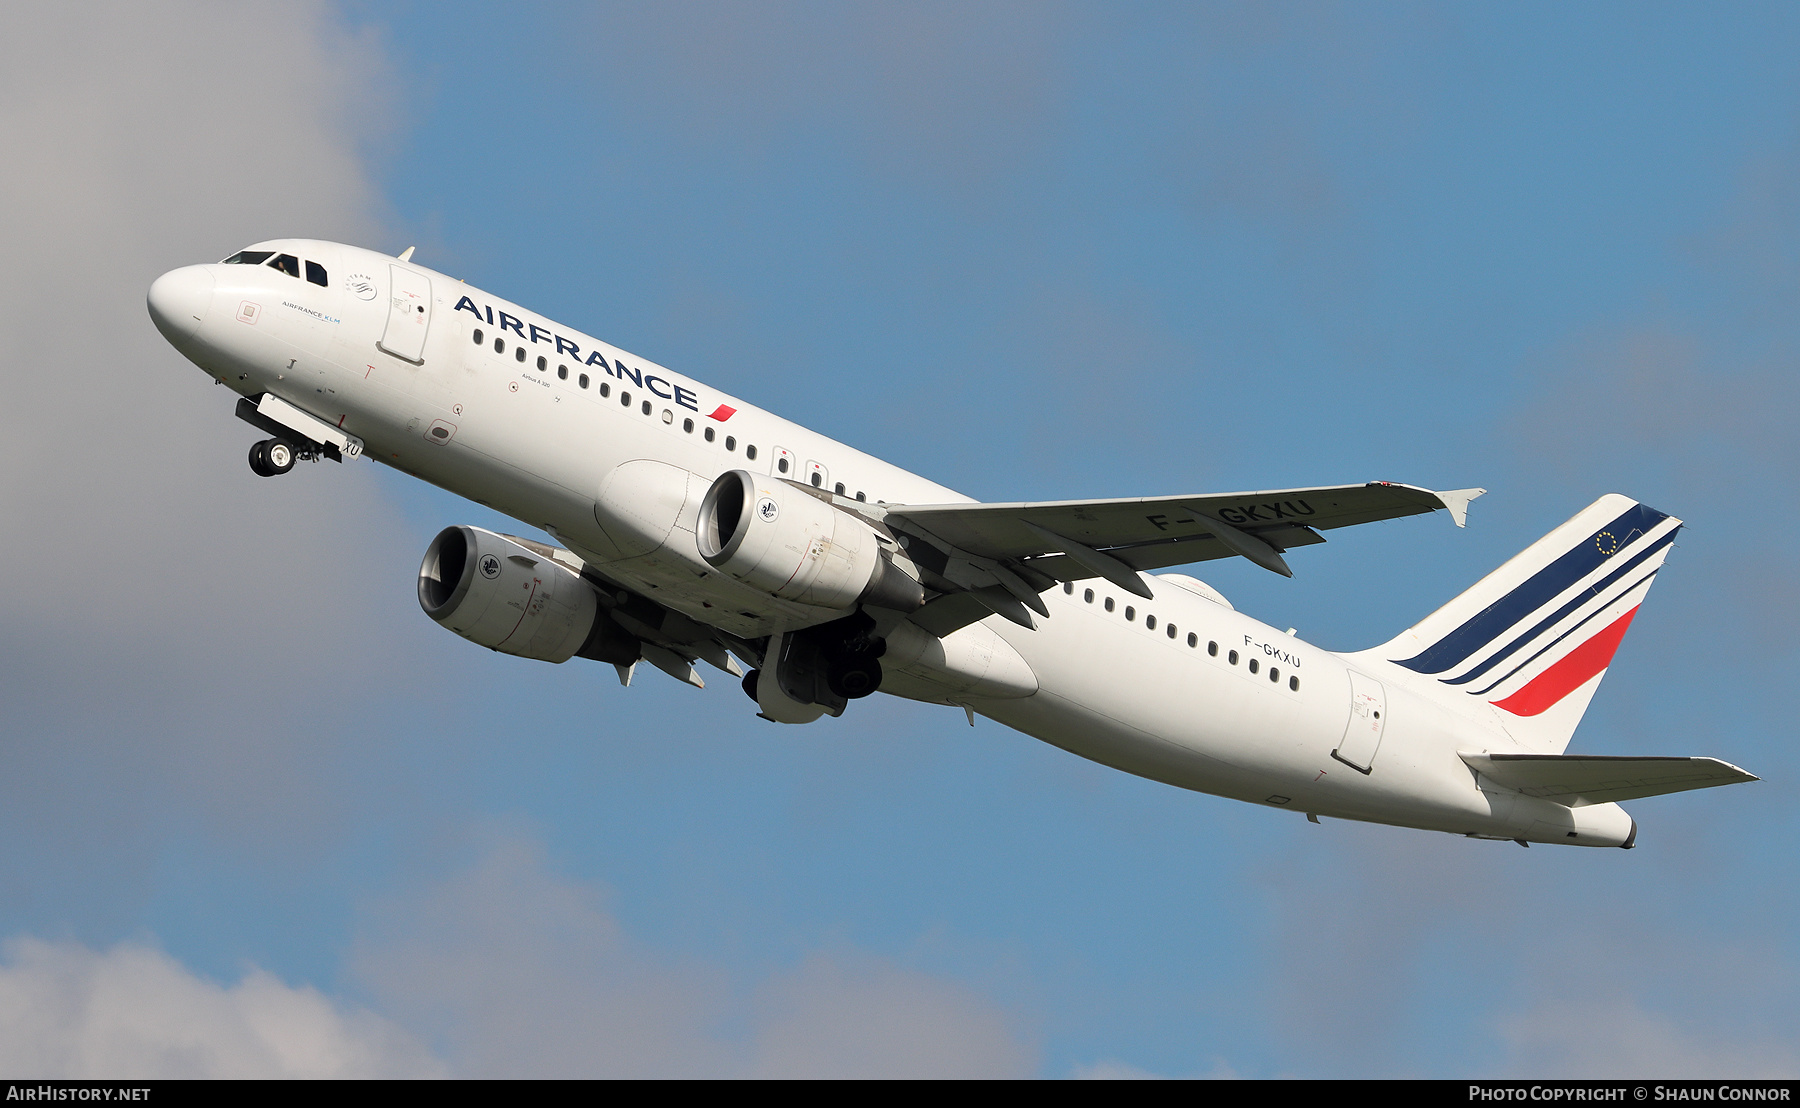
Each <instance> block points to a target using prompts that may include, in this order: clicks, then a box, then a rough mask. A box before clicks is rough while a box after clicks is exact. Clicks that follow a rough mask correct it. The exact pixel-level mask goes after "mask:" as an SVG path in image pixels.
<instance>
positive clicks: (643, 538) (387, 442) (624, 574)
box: [149, 240, 1755, 847]
mask: <svg viewBox="0 0 1800 1108" xmlns="http://www.w3.org/2000/svg"><path fill="white" fill-rule="evenodd" d="M411 254H412V251H410V250H409V251H407V252H406V253H405V254H403V255H401V256H400V257H399V258H394V257H390V256H387V255H383V254H377V253H374V252H371V251H368V250H362V249H358V248H356V247H351V246H344V245H340V244H337V243H329V242H316V241H310V240H277V241H270V242H264V243H259V244H258V245H256V246H254V247H251V248H249V249H246V250H244V251H242V252H240V253H238V254H235V255H233V256H232V257H230V258H228V259H226V260H225V261H224V262H222V263H220V264H217V265H197V266H188V267H186V268H182V269H177V270H173V271H171V272H169V273H166V274H164V275H163V276H162V277H160V278H158V279H157V280H156V282H155V283H154V284H153V285H151V287H150V292H149V308H150V314H151V316H152V318H153V319H154V320H155V322H156V325H157V327H158V329H159V330H161V332H162V333H163V335H164V336H165V337H166V338H167V339H168V340H169V342H170V343H172V344H173V345H174V346H175V347H176V349H178V350H179V351H180V352H181V353H182V354H184V355H186V356H187V357H188V358H189V359H190V360H191V361H193V362H194V363H195V364H196V365H198V366H199V367H200V368H201V369H203V370H205V371H206V372H207V373H208V374H210V375H211V376H213V377H214V378H216V379H217V380H218V381H219V383H221V384H223V385H226V386H229V387H230V388H231V389H232V390H234V391H235V392H237V393H239V394H241V399H239V400H238V401H237V414H238V415H239V416H240V417H242V418H243V419H244V420H246V421H247V422H249V423H251V424H253V425H254V426H256V427H258V428H260V429H261V431H262V433H263V434H264V435H265V436H267V437H266V438H263V439H261V440H260V441H258V442H257V443H256V445H255V446H253V447H252V448H251V451H250V466H251V468H252V469H253V470H255V471H256V472H257V473H258V474H261V475H263V476H275V475H278V474H282V473H286V472H287V471H289V470H290V469H292V468H293V466H294V464H295V462H296V461H297V460H313V461H316V460H318V459H321V458H328V459H336V460H340V461H341V460H343V459H346V458H355V457H357V456H358V455H366V456H367V457H370V458H375V459H377V460H379V461H381V462H383V463H386V464H387V465H390V466H393V467H394V468H396V469H399V470H401V471H403V472H406V473H410V474H412V475H414V476H416V477H420V478H423V479H424V480H427V481H430V482H432V483H434V484H436V485H439V486H442V487H443V488H446V489H449V490H451V491H454V492H456V493H459V494H461V495H462V496H465V497H468V498H470V499H472V500H476V501H478V502H480V503H483V504H486V505H489V506H491V507H493V508H496V509H498V510H500V511H502V512H504V513H505V514H507V515H509V516H511V517H513V518H515V519H518V520H520V521H521V522H523V523H526V524H529V525H531V526H534V527H537V528H541V529H542V530H543V531H544V532H545V533H546V534H548V535H549V536H551V537H552V538H553V539H554V540H555V545H552V544H548V543H544V542H542V541H536V540H533V539H529V538H519V537H513V536H508V535H501V534H496V533H494V532H491V531H487V530H483V529H481V528H478V527H466V526H465V527H451V528H448V529H447V530H445V531H443V532H442V533H440V534H439V535H438V536H437V538H436V539H434V540H433V541H432V543H431V545H430V547H429V549H427V551H426V552H425V560H424V564H423V565H422V566H421V567H420V570H419V581H418V589H419V603H420V604H421V606H422V607H423V608H424V609H425V612H426V614H428V615H429V616H431V618H433V619H435V620H437V621H438V622H439V623H441V624H443V625H444V626H445V627H448V628H449V629H450V630H452V631H455V632H456V633H457V634H459V635H462V636H464V637H465V638H468V639H470V640H472V641H474V642H477V643H479V644H481V645H482V646H486V647H490V648H492V649H494V650H499V651H504V652H506V653H508V654H514V655H518V656H521V657H525V658H535V659H539V660H542V661H546V662H564V661H567V660H569V659H570V658H575V657H580V658H588V659H594V660H596V661H600V662H610V663H612V664H613V665H614V666H616V667H618V672H619V676H620V679H621V680H622V681H623V682H625V683H627V684H629V683H630V680H631V677H632V674H633V673H634V671H635V670H636V669H637V667H638V665H639V663H640V662H649V663H650V664H651V665H652V666H654V667H656V668H657V669H659V670H662V671H663V672H665V673H667V674H669V675H671V676H673V677H675V678H676V679H678V680H681V681H685V682H687V683H689V684H691V685H694V686H697V687H698V686H701V685H702V680H701V678H700V676H699V674H698V673H697V671H696V667H697V664H698V663H699V662H706V663H708V664H709V665H711V666H714V667H717V668H719V669H721V670H724V671H726V672H729V673H730V674H732V675H733V676H734V677H741V678H742V680H743V687H744V690H745V691H746V692H747V693H749V694H750V696H751V698H752V699H754V700H755V701H756V704H757V706H758V711H759V713H760V714H761V715H762V716H763V717H765V718H767V719H770V720H774V721H777V722H780V723H789V724H803V723H810V722H812V721H815V720H817V719H819V718H820V717H821V716H823V715H832V716H837V715H840V714H842V713H843V712H844V711H845V710H846V709H847V708H848V707H849V704H850V702H851V701H854V700H857V699H859V698H861V697H864V696H867V695H869V694H870V693H873V692H876V691H880V692H885V693H892V694H894V695H896V696H903V697H908V698H911V699H914V700H921V701H927V702H930V703H935V704H945V705H955V706H960V707H962V708H963V709H964V710H965V711H967V712H968V713H969V719H970V722H973V720H974V714H975V713H980V714H981V715H984V716H987V717H989V718H991V719H994V720H997V721H999V722H1001V723H1004V724H1006V725H1007V726H1009V727H1013V728H1016V729H1018V730H1020V731H1023V732H1025V733H1026V734H1028V735H1032V736H1035V737H1037V738H1039V739H1042V740H1044V741H1045V742H1048V743H1053V744H1055V745H1056V746H1059V747H1062V748H1063V749H1065V750H1068V751H1071V752H1073V753H1075V754H1079V755H1081V756H1082V757H1084V758H1091V759H1093V760H1094V761H1096V762H1101V763H1104V764H1106V765H1109V766H1114V767H1117V768H1119V769H1122V770H1126V771H1128V772H1130V773H1135V774H1140V775H1142V776H1144V777H1148V778H1152V779H1154V780H1157V781H1164V782H1167V783H1169V784H1171V785H1178V786H1180V787H1182V788H1186V789H1195V790H1199V791H1201V792H1207V793H1214V794H1217V795H1219V796H1227V797H1234V798H1236V799H1239V800H1245V801H1250V802H1252V803H1256V804H1264V805H1270V806H1276V807H1282V808H1291V809H1294V810H1296V811H1300V812H1305V813H1307V814H1308V816H1310V817H1317V816H1320V815H1328V816H1335V817H1339V818H1343V819H1356V820H1368V821H1372V822H1378V823H1387V824H1395V825H1399V826H1405V827H1418V828H1427V829H1433V830H1438V831H1447V832H1452V833H1455V834H1462V835H1468V836H1473V837H1477V838H1492V839H1513V840H1517V841H1519V842H1522V843H1531V842H1539V843H1567V844H1574V845H1579V846H1624V847H1630V846H1631V845H1633V843H1634V841H1635V839H1636V836H1637V824H1636V823H1635V822H1634V821H1633V820H1632V818H1631V817H1630V816H1628V815H1627V814H1626V813H1625V812H1624V811H1623V810H1622V809H1621V808H1620V807H1619V806H1618V803H1617V802H1618V801H1621V800H1630V799H1633V798H1636V797H1645V796H1652V795H1656V794H1659V793H1667V792H1675V791H1678V790H1682V789H1693V788H1701V787H1705V786H1709V785H1721V784H1728V783H1731V782H1736V781H1751V780H1755V778H1753V777H1752V776H1751V775H1750V774H1747V773H1745V772H1743V771H1742V770H1739V769H1737V768H1736V767H1735V766H1731V765H1729V764H1727V763H1725V762H1721V761H1718V760H1716V759H1712V758H1697V757H1598V756H1582V755H1573V754H1566V753H1564V751H1565V749H1566V748H1567V746H1568V744H1569V739H1570V737H1571V736H1572V735H1573V733H1574V731H1575V726H1576V724H1577V723H1578V722H1579V721H1580V719H1581V715H1582V713H1583V711H1584V710H1585V709H1586V708H1587V705H1588V702H1589V701H1590V700H1591V698H1592V697H1593V695H1594V692H1595V689H1596V688H1597V687H1598V686H1599V684H1600V680H1601V678H1602V677H1603V676H1604V674H1605V672H1606V668H1607V666H1608V665H1609V664H1610V662H1611V660H1612V656H1613V652H1614V650H1615V648H1616V647H1617V646H1618V644H1619V640H1620V638H1621V637H1622V636H1623V635H1624V633H1625V629H1626V628H1627V627H1628V626H1629V625H1630V623H1631V619H1632V616H1633V615H1634V614H1636V612H1637V608H1638V605H1639V604H1640V603H1641V602H1642V601H1643V599H1644V595H1645V593H1646V592H1647V591H1648V590H1649V588H1650V583H1651V581H1652V579H1653V578H1654V577H1655V576H1656V573H1657V570H1658V569H1659V568H1661V566H1662V563H1663V559H1664V557H1665V556H1666V555H1667V553H1668V550H1669V546H1670V544H1671V542H1673V540H1674V538H1675V533H1676V531H1677V530H1678V529H1679V527H1680V526H1681V522H1680V521H1679V520H1677V519H1674V518H1673V517H1671V516H1668V515H1665V514H1664V513H1662V512H1659V511H1656V510H1654V509H1652V508H1649V507H1647V506H1645V505H1643V504H1640V503H1637V502H1636V501H1633V500H1631V499H1629V498H1627V497H1624V496H1618V495H1608V496H1603V497H1601V498H1600V499H1599V500H1597V501H1595V502H1594V503H1593V504H1592V505H1590V506H1589V507H1587V508H1586V509H1584V510H1583V511H1582V512H1581V513H1579V514H1578V515H1576V516H1575V517H1574V518H1573V519H1571V520H1569V521H1568V522H1567V523H1564V524H1563V525H1562V526H1560V527H1558V528H1556V530H1554V531H1552V532H1550V534H1548V535H1546V536H1545V537H1544V538H1542V539H1540V540H1538V541H1537V542H1536V543H1534V544H1532V545H1531V546H1530V547H1528V548H1527V549H1526V550H1525V551H1524V552H1522V553H1520V554H1519V555H1518V556H1516V557H1514V558H1513V559H1512V560H1511V561H1509V562H1507V563H1506V564H1505V565H1503V566H1501V567H1500V568H1499V569H1497V570H1495V571H1494V572H1493V573H1490V574H1489V575H1488V576H1486V577H1485V578H1483V579H1482V580H1481V581H1479V582H1477V583H1476V584H1475V585H1474V586H1473V587H1472V588H1470V589H1469V590H1468V591H1467V592H1465V593H1463V594H1462V595H1461V596H1458V597H1456V598H1455V599H1454V600H1451V601H1450V602H1449V603H1448V604H1446V605H1444V607H1442V608H1440V609H1438V610H1437V611H1436V612H1434V613H1432V614H1431V615H1429V616H1427V617H1426V618H1425V619H1424V620H1423V621H1421V622H1420V623H1418V624H1417V625H1415V626H1413V627H1411V628H1409V629H1408V630H1406V631H1404V632H1402V633H1401V634H1400V635H1399V636H1397V637H1395V638H1394V639H1392V640H1391V641H1389V642H1387V643H1384V644H1383V645H1381V646H1378V647H1375V648H1374V649H1372V650H1363V651H1360V652H1357V653H1351V654H1335V653H1332V652H1330V651H1326V650H1321V649H1319V648H1318V647H1315V646H1311V645H1309V644H1307V643H1305V642H1302V641H1301V640H1299V639H1298V638H1295V637H1294V636H1293V635H1292V634H1290V633H1283V632H1282V631H1279V630H1277V629H1275V628H1273V627H1269V626H1267V625H1265V624H1262V623H1258V622H1257V621H1256V620H1253V619H1251V618H1249V617H1248V616H1245V615H1242V614H1240V613H1238V612H1237V611H1235V610H1234V609H1233V608H1232V606H1231V604H1230V603H1228V602H1227V601H1226V599H1225V598H1224V597H1223V596H1221V595H1220V594H1219V593H1218V592H1217V591H1216V590H1214V589H1213V588H1212V587H1210V586H1208V585H1207V584H1205V583H1204V582H1202V581H1199V580H1196V579H1195V578H1193V577H1190V576H1186V575H1183V574H1178V573H1152V572H1150V571H1153V570H1163V569H1166V568H1168V567H1171V566H1180V565H1187V564H1190V563H1194V562H1200V561H1205V560H1208V559H1213V558H1224V557H1242V558H1248V559H1249V560H1251V561H1252V562H1255V563H1256V564H1257V565H1260V566H1264V567H1266V568H1268V569H1271V570H1273V571H1275V572H1278V573H1283V574H1286V573H1288V567H1287V564H1286V562H1285V560H1284V559H1283V557H1282V555H1283V554H1284V553H1285V552H1286V551H1288V550H1290V549H1292V548H1294V547H1299V546H1307V545H1312V544H1316V543H1320V542H1323V541H1324V539H1323V538H1322V537H1321V535H1320V534H1319V532H1321V531H1324V530H1329V529H1331V528H1334V527H1346V526H1350V525H1353V524H1360V523H1368V522H1371V521H1374V520H1383V519H1392V518H1395V517H1398V516H1408V515H1418V514H1424V513H1428V512H1432V511H1435V510H1438V509H1444V510H1447V511H1448V512H1449V513H1450V515H1451V516H1452V517H1453V518H1454V520H1455V522H1456V523H1457V524H1458V525H1459V526H1460V525H1461V524H1462V522H1463V517H1464V513H1465V512H1466V510H1467V508H1468V503H1469V501H1470V500H1471V499H1473V498H1474V497H1476V496H1479V495H1480V494H1481V492H1482V490H1480V489H1463V490H1459V491H1455V492H1431V491H1429V490H1426V489H1422V488H1415V487H1412V486H1408V485H1400V484H1393V483H1389V482H1376V483H1370V484H1361V485H1342V486H1335V487H1326V488H1308V489H1282V490H1277V491H1272V492H1253V493H1232V494H1225V495H1220V494H1211V493H1208V494H1202V495H1196V496H1158V497H1148V498H1137V499H1124V500H1085V501H1057V502H1050V503H1020V504H980V503H975V502H972V501H970V500H969V499H968V498H966V497H963V496H959V495H958V494H956V493H955V492H953V491H951V490H950V489H947V488H945V487H943V486H941V485H937V484H934V483H932V482H930V481H927V480H925V479H924V478H922V477H918V476H916V475H914V474H911V473H908V472H906V471H905V470H902V469H899V468H896V467H895V466H892V465H889V464H887V463H885V462H883V461H881V460H879V459H877V458H872V457H870V456H869V455H867V454H864V453H862V452H860V451H858V450H855V449H853V448H851V447H848V446H845V445H843V444H842V443H839V442H834V441H833V440H831V439H828V438H826V437H825V436H823V435H818V434H815V433H813V432H811V431H808V430H807V429H805V428H804V427H800V426H797V425H795V424H793V423H790V422H788V421H786V420H784V419H781V418H779V417H777V416H775V415H772V414H770V413H768V412H765V411H763V410H761V409H759V408H756V407H754V406H752V405H751V404H749V403H747V402H745V401H743V400H740V399H738V398H736V397H732V396H726V395H724V394H722V393H720V392H719V391H718V390H716V389H713V388H710V387H709V386H707V385H704V384H702V383H701V382H699V381H697V380H694V379H692V378H690V377H686V376H683V375H682V374H680V373H676V372H674V371H672V370H668V369H664V368H663V367H661V366H658V365H655V364H653V363H650V362H647V361H645V360H643V359H642V358H638V357H636V356H634V355H632V354H629V353H627V352H625V351H622V350H619V349H617V348H615V347H612V346H610V345H608V344H606V343H605V342H602V341H600V340H598V339H594V338H592V337H590V336H588V335H585V334H583V333H581V332H579V331H576V330H573V329H571V328H569V327H566V326H564V325H563V324H560V323H555V322H552V321H551V320H549V319H546V318H544V317H543V316H540V315H537V314H535V313H533V312H531V311H528V310H526V309H525V308H522V307H520V306H518V305H516V304H512V303H509V302H507V301H505V300H502V299H500V298H499V297H496V296H493V295H490V294H488V293H485V292H482V291H480V290H478V289H475V288H473V287H471V286H469V285H467V284H465V283H463V282H462V281H459V280H455V279H453V278H450V277H447V276H445V275H443V274H441V273H436V272H433V271H432V270H429V269H426V268H424V267H422V266H420V265H417V264H415V263H414V262H413V261H412V260H411ZM739 659H741V660H742V662H743V663H745V664H747V665H748V666H749V667H750V668H749V669H748V671H747V672H746V671H745V669H744V668H743V666H741V665H740V664H739Z"/></svg>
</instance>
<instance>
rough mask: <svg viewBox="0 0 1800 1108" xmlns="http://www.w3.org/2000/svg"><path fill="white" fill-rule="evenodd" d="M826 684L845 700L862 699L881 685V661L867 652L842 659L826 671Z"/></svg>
mask: <svg viewBox="0 0 1800 1108" xmlns="http://www.w3.org/2000/svg"><path fill="white" fill-rule="evenodd" d="M825 684H826V687H828V688H829V689H831V691H832V692H834V693H836V694H837V695H838V696H841V697H843V698H844V699H845V700H861V699H862V698H863V697H865V696H869V695H871V694H873V693H874V692H875V690H876V689H879V688H880V687H881V663H880V662H877V661H876V660H875V659H873V658H871V657H869V656H868V655H866V654H865V655H862V656H860V657H856V656H853V657H849V658H843V659H840V660H839V661H837V662H834V663H833V664H832V665H831V666H830V668H828V669H827V670H826V671H825Z"/></svg>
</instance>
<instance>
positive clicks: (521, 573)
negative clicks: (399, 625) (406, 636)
mask: <svg viewBox="0 0 1800 1108" xmlns="http://www.w3.org/2000/svg"><path fill="white" fill-rule="evenodd" d="M419 607H421V608H423V609H425V614H426V615H428V616H430V617H431V618H432V619H435V620H437V621H438V622H439V623H441V624H443V625H444V626H445V627H448V628H449V629H450V630H452V631H455V632H456V633H457V634H459V635H461V636H462V637H463V638H465V639H468V640H469V641H471V642H476V643H480V644H481V645H482V646H485V647H488V648H489V649H491V650H498V651H500V652H501V653H503V654H515V655H517V656H519V657H521V658H535V659H537V660H539V661H543V662H566V661H568V660H569V659H570V658H572V657H574V656H575V655H577V654H579V655H581V656H582V657H584V658H594V659H596V660H598V661H606V662H618V663H619V664H622V665H629V664H631V663H632V662H634V661H636V660H637V657H638V642H637V639H636V638H635V637H633V636H632V635H631V634H630V633H629V632H627V631H625V630H624V629H623V628H621V627H619V625H618V624H616V623H614V622H613V621H612V619H611V618H609V617H608V616H607V615H606V614H605V613H604V612H602V611H601V609H600V600H599V595H598V594H597V593H596V592H595V591H594V587H593V586H592V585H590V584H588V583H587V582H586V581H585V580H583V579H582V577H581V574H579V573H577V572H576V571H575V570H573V569H570V568H569V567H568V566H565V565H563V564H561V563H560V562H557V561H556V560H555V559H553V558H550V557H547V556H545V555H544V554H542V553H540V552H539V551H536V550H532V549H529V548H527V547H525V546H521V545H520V544H519V543H516V542H514V541H513V540H511V539H509V538H507V537H506V536H504V535H497V534H495V533H494V532H492V531H484V530H482V529H481V528H479V527H448V528H445V529H444V530H443V531H441V532H439V533H438V537H437V538H435V539H433V540H431V546H430V547H428V548H427V549H426V551H425V561H424V562H423V563H422V564H421V565H420V566H419Z"/></svg>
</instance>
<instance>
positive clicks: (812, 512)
mask: <svg viewBox="0 0 1800 1108" xmlns="http://www.w3.org/2000/svg"><path fill="white" fill-rule="evenodd" d="M696 537H697V538H698V540H699V544H700V556H701V557H703V558H705V559H706V561H707V563H708V564H709V565H711V566H712V567H713V568H715V569H717V570H720V571H721V572H723V573H725V574H727V575H729V576H731V577H734V578H736V579H737V580H739V581H742V582H743V583H744V584H746V585H749V586H751V587H752V588H756V589H760V590H762V591H763V592H766V593H768V594H769V595H770V596H773V597H775V598H776V599H778V600H791V601H795V602H797V603H800V604H811V605H816V606H818V607H821V608H829V609H833V610H835V611H840V612H846V611H849V610H850V609H852V608H854V607H856V606H857V605H858V604H866V605H870V606H873V607H877V608H891V609H893V610H896V611H901V612H910V611H913V610H915V609H917V608H919V607H920V606H921V605H923V604H924V603H925V593H924V590H923V589H922V588H921V587H920V586H919V582H918V581H917V580H916V579H915V578H914V577H913V576H912V575H910V574H908V573H907V572H906V571H905V570H903V569H901V568H900V566H899V565H897V564H896V563H895V560H894V559H895V555H896V554H897V553H898V548H897V547H895V546H894V545H893V543H892V541H891V540H889V539H887V538H886V537H885V536H882V535H879V534H877V532H876V531H875V529H874V528H873V527H872V526H870V525H869V524H868V523H867V522H866V521H864V520H862V519H860V518H858V517H857V516H855V515H852V514H851V513H849V512H846V511H844V510H843V509H841V508H838V507H836V506H834V505H833V504H831V503H830V502H829V501H827V500H824V499H821V498H820V497H818V496H814V495H813V494H812V493H810V492H808V491H806V490H803V489H801V488H800V487H799V486H796V485H793V484H790V483H789V482H786V481H780V480H776V479H774V478H770V477H766V476H763V477H759V476H756V475H754V474H751V473H747V472H745V471H744V470H741V469H737V470H732V471H731V472H729V473H725V474H722V475H720V477H719V479H718V480H716V481H714V482H713V483H712V487H711V488H709V489H707V490H706V497H705V499H704V500H702V501H701V503H700V519H699V527H698V528H697V536H696Z"/></svg>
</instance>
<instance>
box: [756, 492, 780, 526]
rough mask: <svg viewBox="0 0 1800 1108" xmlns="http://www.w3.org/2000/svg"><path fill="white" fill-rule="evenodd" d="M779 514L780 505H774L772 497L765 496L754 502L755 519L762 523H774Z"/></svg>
mask: <svg viewBox="0 0 1800 1108" xmlns="http://www.w3.org/2000/svg"><path fill="white" fill-rule="evenodd" d="M780 514H781V505H779V504H777V503H775V501H774V499H773V498H772V497H767V496H765V497H763V498H762V499H761V500H758V501H757V502H756V518H757V519H760V520H762V521H763V522H764V523H774V522H775V517H776V516H778V515H780Z"/></svg>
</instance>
